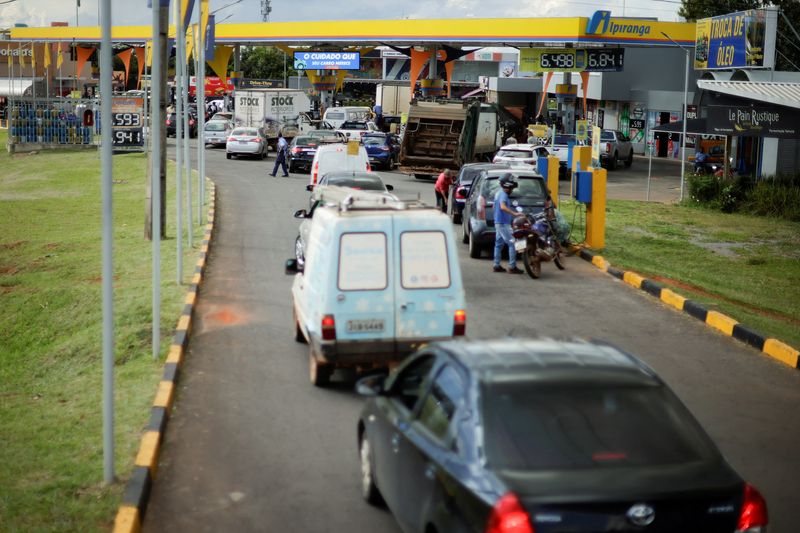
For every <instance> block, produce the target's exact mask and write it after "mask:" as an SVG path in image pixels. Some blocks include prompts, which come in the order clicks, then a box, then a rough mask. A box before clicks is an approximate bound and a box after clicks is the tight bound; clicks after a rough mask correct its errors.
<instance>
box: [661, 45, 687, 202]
mask: <svg viewBox="0 0 800 533" xmlns="http://www.w3.org/2000/svg"><path fill="white" fill-rule="evenodd" d="M661 35H663V36H664V37H666V38H667V39H669V40H670V41H671V42H672V44H674V45H675V46H677V47H678V48H680V49H681V50H683V51H684V52H685V53H686V72H685V74H684V77H683V112H682V113H681V115H682V117H683V132H682V133H681V194H680V201H681V202H682V201H683V189H684V181H685V177H686V121H687V120H688V119H687V118H686V110H687V104H688V102H687V98H688V95H689V49H688V48H684V47H683V46H681V45H679V44H678V43H676V42H675V40H674V39H673V38H672V37H670V36H669V35H667V34H666V33H664V32H663V31H662V32H661Z"/></svg>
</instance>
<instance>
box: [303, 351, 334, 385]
mask: <svg viewBox="0 0 800 533" xmlns="http://www.w3.org/2000/svg"><path fill="white" fill-rule="evenodd" d="M308 373H309V378H310V379H311V384H312V385H314V386H315V387H325V386H326V385H328V383H330V381H331V374H333V368H332V367H331V365H329V364H325V363H320V362H319V361H317V358H316V357H315V356H314V349H313V348H309V350H308Z"/></svg>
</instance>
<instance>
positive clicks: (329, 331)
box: [322, 315, 336, 341]
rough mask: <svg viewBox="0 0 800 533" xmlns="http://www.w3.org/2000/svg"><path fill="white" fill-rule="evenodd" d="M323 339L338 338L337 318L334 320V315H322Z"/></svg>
mask: <svg viewBox="0 0 800 533" xmlns="http://www.w3.org/2000/svg"><path fill="white" fill-rule="evenodd" d="M322 340H324V341H335V340H336V320H334V318H333V315H325V316H323V317H322Z"/></svg>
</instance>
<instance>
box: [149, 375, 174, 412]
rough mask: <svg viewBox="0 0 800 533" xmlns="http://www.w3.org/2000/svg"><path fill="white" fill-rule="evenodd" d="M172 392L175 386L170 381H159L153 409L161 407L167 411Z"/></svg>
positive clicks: (170, 402)
mask: <svg viewBox="0 0 800 533" xmlns="http://www.w3.org/2000/svg"><path fill="white" fill-rule="evenodd" d="M174 390H175V384H174V383H172V382H171V381H164V380H161V381H159V382H158V392H156V399H155V400H153V407H163V408H165V409H167V410H169V408H170V406H171V405H172V393H173V392H174Z"/></svg>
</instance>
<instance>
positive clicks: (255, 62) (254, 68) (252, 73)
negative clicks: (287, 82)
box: [241, 46, 297, 80]
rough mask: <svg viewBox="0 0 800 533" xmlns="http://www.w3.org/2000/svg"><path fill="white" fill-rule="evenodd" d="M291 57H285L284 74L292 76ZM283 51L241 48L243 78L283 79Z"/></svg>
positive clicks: (295, 72) (258, 47)
mask: <svg viewBox="0 0 800 533" xmlns="http://www.w3.org/2000/svg"><path fill="white" fill-rule="evenodd" d="M292 63H293V61H292V58H291V57H286V75H287V76H294V75H296V74H297V71H296V70H295V69H293V68H292ZM283 66H284V53H283V51H282V50H279V49H277V48H267V47H264V46H248V47H243V48H242V63H241V68H242V72H243V73H244V77H245V78H257V79H273V80H275V79H281V80H282V79H283V72H284V71H283V68H284V67H283Z"/></svg>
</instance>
